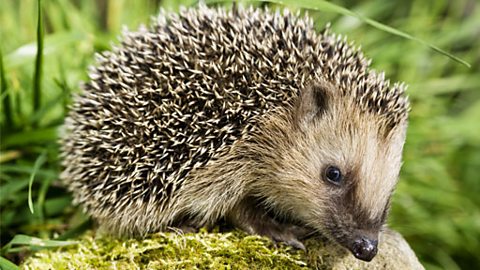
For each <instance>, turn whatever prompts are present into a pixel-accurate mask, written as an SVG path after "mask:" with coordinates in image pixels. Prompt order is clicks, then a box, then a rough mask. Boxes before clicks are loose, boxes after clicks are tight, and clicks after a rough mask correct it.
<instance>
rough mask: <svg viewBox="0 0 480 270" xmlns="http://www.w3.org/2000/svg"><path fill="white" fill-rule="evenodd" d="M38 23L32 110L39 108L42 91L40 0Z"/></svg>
mask: <svg viewBox="0 0 480 270" xmlns="http://www.w3.org/2000/svg"><path fill="white" fill-rule="evenodd" d="M37 16H38V23H37V58H36V60H35V75H34V78H33V111H34V112H36V111H37V110H38V109H39V108H40V103H41V92H42V68H43V16H42V0H38V14H37Z"/></svg>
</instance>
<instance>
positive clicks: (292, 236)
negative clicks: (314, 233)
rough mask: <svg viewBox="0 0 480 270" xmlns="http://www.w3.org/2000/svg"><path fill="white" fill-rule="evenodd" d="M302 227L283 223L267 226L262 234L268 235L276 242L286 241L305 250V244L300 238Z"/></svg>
mask: <svg viewBox="0 0 480 270" xmlns="http://www.w3.org/2000/svg"><path fill="white" fill-rule="evenodd" d="M299 230H300V228H299V227H298V226H296V225H286V224H281V225H279V227H266V228H264V231H263V233H261V234H262V235H265V236H268V237H269V238H270V239H272V241H273V242H274V243H275V244H276V243H285V244H287V245H289V246H291V247H293V248H296V249H301V250H303V251H305V246H304V245H303V243H302V242H301V241H300V240H299V239H300V237H299V235H298V233H299Z"/></svg>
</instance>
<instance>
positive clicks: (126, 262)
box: [24, 232, 306, 269]
mask: <svg viewBox="0 0 480 270" xmlns="http://www.w3.org/2000/svg"><path fill="white" fill-rule="evenodd" d="M79 242H80V244H78V245H76V246H70V247H64V248H61V249H58V250H56V251H52V250H47V251H42V252H38V253H36V254H35V255H34V256H32V257H31V258H29V259H28V260H27V261H26V262H25V264H24V268H26V269H52V268H53V269H85V268H94V269H99V268H114V267H116V268H117V269H139V268H142V269H143V268H146V269H193V268H198V269H244V268H248V267H249V266H251V265H254V266H256V269H283V268H285V267H287V268H289V269H298V268H302V267H304V266H305V265H306V263H305V261H302V259H301V255H300V252H296V251H292V250H289V248H286V247H279V248H278V249H277V248H274V247H273V245H272V243H271V242H269V241H268V240H267V239H264V238H261V237H259V236H245V235H243V234H241V233H237V232H235V233H207V232H200V233H197V234H185V235H180V234H175V233H158V234H154V235H151V236H150V237H149V238H147V239H144V240H136V239H128V240H121V239H115V238H111V237H101V238H97V239H95V237H94V236H93V234H92V233H89V234H87V235H85V236H84V237H82V238H81V239H80V241H79Z"/></svg>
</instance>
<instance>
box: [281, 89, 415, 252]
mask: <svg viewBox="0 0 480 270" xmlns="http://www.w3.org/2000/svg"><path fill="white" fill-rule="evenodd" d="M334 91H337V90H336V89H329V88H328V87H323V86H320V87H318V86H314V87H311V88H309V89H306V90H305V91H304V93H302V97H300V101H299V102H300V103H299V105H298V107H297V110H296V112H295V114H296V115H295V119H296V120H295V121H296V123H297V125H298V126H297V127H296V129H297V138H298V141H297V140H295V143H294V144H295V145H294V146H293V147H292V148H293V149H291V150H290V151H289V154H288V163H289V164H287V165H286V166H285V171H284V172H281V173H280V175H281V176H280V177H281V178H283V180H280V179H279V181H282V182H285V178H289V180H288V181H286V182H287V183H292V182H295V183H296V187H295V189H290V190H293V191H292V192H293V193H295V194H301V195H302V196H303V198H302V196H295V194H289V195H292V196H291V197H292V198H293V199H292V202H291V204H290V205H286V206H283V207H287V209H288V208H290V209H292V212H293V214H294V215H296V216H298V217H299V219H300V220H301V221H303V222H305V223H306V224H307V225H309V226H311V227H313V228H315V229H316V230H319V231H321V232H322V233H323V234H325V235H326V236H328V237H329V238H332V239H334V240H335V241H336V242H338V243H340V244H341V245H343V246H344V247H346V248H348V249H349V250H350V251H351V252H352V253H353V255H355V257H357V258H359V259H362V260H366V261H370V260H371V259H373V257H374V256H375V255H376V252H377V243H378V236H379V232H380V231H381V229H382V226H383V224H384V222H385V219H386V216H387V212H388V208H389V200H390V196H391V194H392V192H393V189H394V187H395V185H396V183H397V178H398V174H399V170H400V166H401V153H402V148H403V144H404V140H405V129H406V123H400V124H399V125H397V126H395V127H394V128H393V129H392V128H390V129H389V130H387V129H386V127H384V124H382V121H380V120H379V118H380V117H379V116H378V115H374V114H372V113H366V112H363V111H361V110H360V108H359V106H358V105H356V104H355V102H353V101H352V100H348V99H346V98H344V97H340V96H338V94H337V96H335V95H334V94H335V92H334ZM337 93H338V92H337ZM299 189H300V191H301V192H300V193H297V192H298V191H299Z"/></svg>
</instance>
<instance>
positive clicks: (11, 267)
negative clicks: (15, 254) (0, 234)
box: [0, 257, 20, 270]
mask: <svg viewBox="0 0 480 270" xmlns="http://www.w3.org/2000/svg"><path fill="white" fill-rule="evenodd" d="M0 269H2V270H18V269H20V268H18V266H16V265H15V264H14V263H12V262H11V261H9V260H7V259H5V258H3V257H0Z"/></svg>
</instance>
